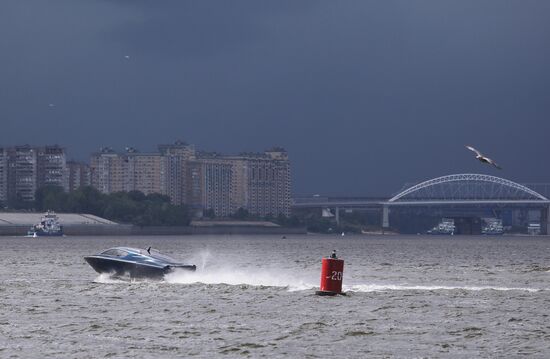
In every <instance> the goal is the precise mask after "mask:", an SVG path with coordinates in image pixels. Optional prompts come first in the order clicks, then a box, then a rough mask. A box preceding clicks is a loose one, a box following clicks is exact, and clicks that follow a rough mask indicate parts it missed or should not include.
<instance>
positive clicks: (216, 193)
mask: <svg viewBox="0 0 550 359" xmlns="http://www.w3.org/2000/svg"><path fill="white" fill-rule="evenodd" d="M49 185H53V186H59V187H62V188H63V191H64V192H72V191H75V190H77V189H79V188H80V187H82V186H88V185H90V186H92V187H94V188H96V189H97V190H98V191H99V192H101V193H103V194H112V193H117V192H131V191H139V192H142V193H143V194H145V195H150V194H160V195H165V196H167V198H169V200H170V202H171V203H172V204H175V205H186V206H187V207H188V208H189V209H190V210H192V211H193V212H194V213H195V215H196V216H199V217H200V216H202V215H203V213H205V211H211V212H212V214H213V215H215V216H216V217H229V216H231V215H234V214H235V213H237V212H238V211H239V210H246V211H248V212H249V213H250V214H252V215H257V216H262V217H266V216H279V215H283V216H285V217H288V216H290V205H291V170H290V161H289V157H288V153H287V152H286V151H285V149H283V148H280V147H273V148H271V149H268V150H266V151H264V152H263V153H251V152H246V153H241V154H239V155H227V154H222V153H219V152H216V153H213V152H204V151H196V149H195V146H194V145H192V144H187V143H185V142H182V141H176V142H175V143H173V144H160V145H158V150H157V151H156V152H146V153H142V152H139V151H138V150H137V149H135V148H133V147H126V148H125V151H124V152H116V151H114V150H113V149H112V148H110V147H102V148H101V149H100V150H99V151H98V152H94V153H91V154H90V160H89V162H86V163H84V162H75V161H67V156H66V149H65V148H62V147H59V146H58V145H52V146H42V147H33V146H30V145H20V146H14V147H5V148H4V147H0V202H1V203H2V206H6V205H7V206H8V207H10V208H19V207H23V208H25V207H27V206H29V205H32V203H33V202H34V201H35V199H36V198H35V194H36V193H37V192H38V190H39V189H40V188H42V187H45V186H49Z"/></svg>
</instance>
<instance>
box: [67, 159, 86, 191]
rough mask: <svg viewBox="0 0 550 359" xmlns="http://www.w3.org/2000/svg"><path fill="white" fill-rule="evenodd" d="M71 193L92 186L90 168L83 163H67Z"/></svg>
mask: <svg viewBox="0 0 550 359" xmlns="http://www.w3.org/2000/svg"><path fill="white" fill-rule="evenodd" d="M67 171H68V173H69V175H68V178H69V192H72V191H76V190H77V189H79V188H80V187H84V186H89V185H91V175H90V166H88V165H87V164H85V163H82V162H76V161H67Z"/></svg>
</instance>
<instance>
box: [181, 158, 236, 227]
mask: <svg viewBox="0 0 550 359" xmlns="http://www.w3.org/2000/svg"><path fill="white" fill-rule="evenodd" d="M233 171H234V163H233V162H232V161H231V160H230V159H229V158H227V157H223V156H219V155H217V154H213V153H208V154H207V153H202V154H200V155H199V157H198V158H197V160H196V161H194V162H193V163H192V165H191V176H193V175H194V176H195V178H194V180H195V181H196V183H195V186H193V187H192V188H193V189H194V192H192V193H191V194H190V196H189V197H190V198H192V199H193V200H194V202H191V206H192V207H193V208H200V209H203V210H213V211H214V213H215V215H216V216H218V217H226V216H229V215H230V214H232V213H233V212H235V209H236V208H234V206H233V203H232V200H233V198H232V197H233V196H232V192H233V190H234V187H235V186H234V183H233V179H234V175H233Z"/></svg>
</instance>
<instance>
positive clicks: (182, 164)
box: [158, 141, 195, 205]
mask: <svg viewBox="0 0 550 359" xmlns="http://www.w3.org/2000/svg"><path fill="white" fill-rule="evenodd" d="M158 148H159V151H160V154H161V155H162V158H163V162H164V171H165V175H164V190H165V192H164V194H166V195H168V196H169V197H170V200H171V201H172V203H174V204H178V205H180V204H183V203H186V202H188V199H187V193H188V192H189V189H188V186H189V181H188V180H187V175H188V173H190V170H189V163H190V161H192V160H194V159H195V146H193V145H188V144H187V143H184V142H182V141H176V143H174V144H170V145H159V146H158Z"/></svg>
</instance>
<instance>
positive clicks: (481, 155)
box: [466, 146, 502, 170]
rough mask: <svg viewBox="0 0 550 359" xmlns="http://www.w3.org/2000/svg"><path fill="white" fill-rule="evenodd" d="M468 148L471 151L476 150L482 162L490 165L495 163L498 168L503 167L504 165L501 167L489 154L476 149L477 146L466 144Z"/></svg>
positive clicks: (477, 156)
mask: <svg viewBox="0 0 550 359" xmlns="http://www.w3.org/2000/svg"><path fill="white" fill-rule="evenodd" d="M466 148H467V149H469V150H470V151H473V152H475V154H476V158H477V159H478V160H479V161H480V162H482V163H487V164H489V165H493V166H495V167H496V168H498V169H499V170H501V169H502V167H500V166H499V165H498V164H497V163H496V162H495V161H493V160H492V159H490V158H489V157H487V156H484V155H483V154H482V153H481V152H479V151H478V150H476V149H475V148H473V147H472V146H466Z"/></svg>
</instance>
